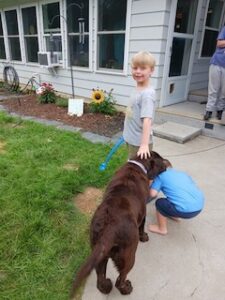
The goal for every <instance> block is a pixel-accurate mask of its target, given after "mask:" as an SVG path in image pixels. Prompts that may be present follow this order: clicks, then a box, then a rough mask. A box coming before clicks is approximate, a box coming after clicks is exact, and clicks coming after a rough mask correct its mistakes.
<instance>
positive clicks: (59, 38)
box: [0, 0, 225, 107]
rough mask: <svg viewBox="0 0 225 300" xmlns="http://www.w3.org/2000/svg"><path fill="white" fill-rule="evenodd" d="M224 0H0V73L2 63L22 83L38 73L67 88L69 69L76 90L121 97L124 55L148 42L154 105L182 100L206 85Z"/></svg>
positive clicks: (126, 69)
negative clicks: (100, 91) (101, 91)
mask: <svg viewBox="0 0 225 300" xmlns="http://www.w3.org/2000/svg"><path fill="white" fill-rule="evenodd" d="M224 1H225V0H117V1H116V0H42V1H41V0H0V61H1V64H0V74H2V72H3V68H4V65H5V64H7V63H9V64H10V65H12V66H13V67H14V68H15V70H16V71H17V73H18V76H19V80H20V82H21V83H23V84H26V83H27V81H28V79H29V78H30V77H31V76H32V75H33V74H39V78H40V81H41V82H51V83H52V84H53V86H54V87H55V89H56V90H57V91H60V92H63V93H68V94H72V87H71V73H72V76H73V82H74V89H75V95H76V96H82V97H87V98H89V97H90V94H91V90H92V88H97V87H99V88H100V89H104V90H110V89H111V88H114V95H115V97H116V99H117V103H118V104H120V105H127V102H128V96H129V93H130V90H131V88H132V87H133V86H134V82H133V79H132V77H131V75H130V65H129V62H130V59H131V57H132V55H133V54H134V53H136V52H137V51H140V50H148V51H150V52H151V53H152V54H153V55H154V56H155V58H156V61H157V65H156V68H155V72H154V76H153V78H152V84H153V86H154V87H155V89H156V92H157V104H158V106H159V107H162V106H167V105H171V104H174V103H178V102H181V101H185V100H187V96H188V93H189V92H190V91H192V90H195V89H201V88H206V87H207V84H208V67H209V59H210V57H211V55H212V53H213V52H214V49H215V44H216V37H217V35H218V32H219V30H220V29H221V27H222V26H223V24H224V19H225V14H224V8H225V5H224ZM46 52H48V53H47V54H46ZM38 53H39V54H38ZM47 58H48V60H49V61H48V62H47V61H46V62H44V61H43V59H47ZM52 59H54V61H53V60H52ZM40 62H41V63H42V64H43V63H48V64H50V65H51V64H52V63H54V64H53V65H52V66H53V67H51V68H46V67H41V66H40ZM71 64H72V68H71ZM71 71H72V72H71ZM0 77H2V76H0Z"/></svg>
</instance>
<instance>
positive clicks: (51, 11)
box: [42, 2, 61, 33]
mask: <svg viewBox="0 0 225 300" xmlns="http://www.w3.org/2000/svg"><path fill="white" fill-rule="evenodd" d="M42 8H43V22H44V33H50V32H60V18H61V17H60V10H59V3H58V2H56V3H49V4H44V5H42Z"/></svg>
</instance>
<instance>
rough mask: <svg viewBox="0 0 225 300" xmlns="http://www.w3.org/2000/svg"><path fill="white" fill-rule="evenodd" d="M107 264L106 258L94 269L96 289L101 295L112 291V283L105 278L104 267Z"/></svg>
mask: <svg viewBox="0 0 225 300" xmlns="http://www.w3.org/2000/svg"><path fill="white" fill-rule="evenodd" d="M107 263H108V258H105V259H104V260H102V261H101V262H100V263H99V264H98V266H97V267H96V273H97V288H98V289H99V291H100V292H102V293H103V294H109V293H110V292H111V290H112V286H113V285H112V281H111V280H110V279H109V278H106V267H107Z"/></svg>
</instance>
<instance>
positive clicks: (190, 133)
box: [153, 122, 201, 144]
mask: <svg viewBox="0 0 225 300" xmlns="http://www.w3.org/2000/svg"><path fill="white" fill-rule="evenodd" d="M153 133H154V135H155V136H158V137H160V138H164V139H167V140H170V141H174V142H177V143H181V144H183V143H185V142H187V141H190V140H192V139H194V138H195V137H197V136H198V135H200V134H201V129H199V128H196V127H191V126H187V125H182V124H178V123H174V122H165V123H163V124H161V125H158V126H155V127H154V128H153Z"/></svg>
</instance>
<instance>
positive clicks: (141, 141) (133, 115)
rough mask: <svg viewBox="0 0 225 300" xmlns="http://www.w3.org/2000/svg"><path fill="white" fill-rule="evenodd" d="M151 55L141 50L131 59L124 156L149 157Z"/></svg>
mask: <svg viewBox="0 0 225 300" xmlns="http://www.w3.org/2000/svg"><path fill="white" fill-rule="evenodd" d="M154 67H155V59H154V57H153V56H152V54H151V53H149V52H147V51H141V52H138V53H137V54H135V55H134V56H133V58H132V61H131V68H132V76H133V79H134V80H135V81H136V87H135V89H134V90H133V91H132V92H131V95H130V104H129V106H128V107H127V110H126V116H125V121H124V130H123V138H124V140H125V142H126V143H127V145H128V157H129V158H132V157H133V156H134V155H136V154H137V155H138V156H140V157H141V159H142V158H147V157H150V150H152V147H153V140H152V123H153V118H154V111H155V90H154V89H153V87H152V86H151V81H150V78H151V75H152V73H153V71H154Z"/></svg>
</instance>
